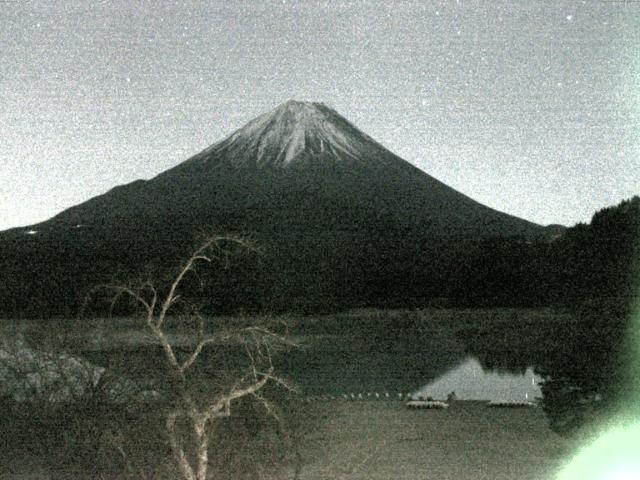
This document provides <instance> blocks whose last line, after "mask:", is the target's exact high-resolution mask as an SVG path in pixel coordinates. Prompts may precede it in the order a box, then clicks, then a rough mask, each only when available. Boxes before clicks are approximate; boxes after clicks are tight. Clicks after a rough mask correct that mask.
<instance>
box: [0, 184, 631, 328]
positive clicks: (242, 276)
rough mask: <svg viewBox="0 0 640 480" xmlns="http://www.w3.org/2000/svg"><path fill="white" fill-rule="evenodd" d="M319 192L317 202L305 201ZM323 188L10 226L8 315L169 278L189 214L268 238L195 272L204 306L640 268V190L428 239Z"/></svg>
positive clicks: (491, 297) (482, 286) (259, 308)
mask: <svg viewBox="0 0 640 480" xmlns="http://www.w3.org/2000/svg"><path fill="white" fill-rule="evenodd" d="M310 201H312V202H313V201H315V202H316V205H315V206H316V207H318V206H320V208H313V209H311V208H305V206H304V202H310ZM319 201H320V200H319V199H317V198H315V199H311V200H309V199H308V198H307V197H306V196H305V194H304V192H301V193H300V198H299V203H300V210H299V213H300V214H299V215H298V216H296V215H291V213H290V212H288V213H283V210H282V209H280V208H279V205H278V204H277V203H276V204H275V205H274V206H273V208H272V209H271V210H270V211H269V212H270V213H269V214H268V215H266V214H265V211H264V210H262V211H260V213H258V212H257V211H256V212H255V214H252V213H251V210H247V211H246V213H245V215H244V216H239V215H238V213H237V211H234V213H233V214H231V213H229V215H225V212H224V211H217V212H215V214H212V215H211V217H210V218H205V219H204V220H203V219H202V218H197V219H196V218H191V217H190V216H189V215H176V216H174V217H172V218H171V221H170V222H167V221H166V218H165V217H164V216H162V217H158V218H157V219H154V218H153V217H151V218H146V219H145V221H144V222H131V221H125V220H123V221H122V222H120V223H119V224H117V227H113V224H111V227H110V230H109V231H108V232H107V233H105V229H104V228H100V226H99V225H93V226H81V227H77V228H74V226H66V227H64V228H63V227H62V226H61V227H58V228H52V229H50V230H46V231H42V232H39V233H38V234H37V235H25V234H24V233H23V232H17V231H13V232H5V233H4V234H3V236H2V238H1V239H0V243H1V247H2V248H1V249H0V265H1V266H2V272H3V275H2V289H1V290H0V314H2V315H4V316H10V317H47V316H59V315H75V314H77V313H78V311H79V310H80V309H81V307H82V305H83V301H84V299H85V297H86V294H87V293H88V292H89V291H90V289H91V288H92V287H93V286H95V285H98V284H103V283H109V282H113V281H117V282H120V283H121V282H122V281H125V280H130V279H131V278H134V279H141V280H145V279H148V278H150V279H154V280H155V281H156V283H159V284H161V283H162V281H161V279H162V278H164V277H167V276H170V274H171V273H172V272H173V269H174V268H175V267H177V266H179V263H180V261H181V259H182V258H184V256H185V254H186V252H189V251H190V249H191V247H192V245H194V243H197V241H198V235H199V234H200V235H202V233H206V232H197V229H194V228H191V227H190V225H194V224H198V222H199V224H207V225H214V226H215V225H224V230H223V232H222V233H227V232H231V233H234V234H240V235H247V236H248V237H250V238H253V239H254V240H255V242H256V245H257V246H258V250H257V251H255V252H249V253H247V252H243V253H242V254H241V256H235V257H231V258H228V259H225V261H223V262H221V266H222V267H224V268H211V269H208V270H207V272H203V273H201V274H200V277H199V278H197V279H195V278H194V279H192V280H193V281H192V282H191V283H190V284H189V285H186V288H187V289H188V291H190V293H191V294H192V296H193V297H197V298H198V301H199V303H200V306H201V307H203V309H204V310H205V311H214V312H228V313H233V312H237V311H239V310H242V311H249V312H252V311H253V312H266V313H274V312H281V311H302V312H318V311H332V310H333V311H335V310H341V309H345V308H352V307H362V306H376V307H406V306H411V307H414V306H426V305H430V304H433V303H434V302H438V303H441V302H442V301H443V299H444V301H445V302H446V304H449V305H451V306H481V307H491V306H542V305H544V306H549V305H563V306H572V305H578V304H580V303H582V302H584V301H591V300H593V299H597V298H611V297H616V298H617V297H625V298H628V297H629V295H630V294H631V288H632V279H633V278H634V274H635V273H637V272H634V271H632V269H630V265H631V259H633V258H635V257H637V250H638V242H637V236H638V219H637V216H638V208H639V207H638V205H639V203H640V199H639V198H638V197H635V198H633V199H631V200H628V201H626V202H623V203H621V204H620V205H618V206H617V207H611V208H607V209H604V210H602V211H600V212H598V213H596V214H595V215H594V217H593V220H592V222H591V224H589V225H585V224H578V225H576V226H575V227H573V228H569V229H566V230H563V229H561V228H550V229H548V232H547V235H546V236H543V237H539V238H538V239H536V238H532V237H486V238H481V239H470V238H465V237H464V236H453V235H452V236H449V237H443V236H439V237H429V238H426V237H425V236H424V235H422V234H421V230H420V226H414V225H412V226H407V225H406V224H402V223H399V222H398V221H397V219H395V218H393V217H391V216H385V215H381V214H380V213H379V212H373V211H370V210H368V209H367V207H366V206H364V205H357V204H355V205H342V204H336V203H330V202H325V203H322V204H321V205H318V202H319ZM309 211H311V212H315V213H314V215H315V216H314V218H309V217H308V215H305V214H304V212H309ZM223 220H224V221H223ZM273 225H278V226H279V229H278V231H273ZM212 228H214V227H212ZM194 230H196V232H195V233H194V234H193V235H191V236H189V235H185V234H184V232H185V231H194ZM216 233H220V232H216ZM105 235H108V238H105ZM435 299H437V300H435ZM94 306H98V307H99V305H94ZM96 313H100V312H99V311H96ZM102 313H104V312H102ZM122 313H126V312H122Z"/></svg>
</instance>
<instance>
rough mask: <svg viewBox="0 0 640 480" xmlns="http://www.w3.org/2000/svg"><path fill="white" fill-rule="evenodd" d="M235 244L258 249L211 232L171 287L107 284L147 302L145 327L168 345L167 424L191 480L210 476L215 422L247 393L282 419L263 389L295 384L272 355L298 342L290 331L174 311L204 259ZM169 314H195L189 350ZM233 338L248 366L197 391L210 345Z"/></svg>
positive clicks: (119, 294)
mask: <svg viewBox="0 0 640 480" xmlns="http://www.w3.org/2000/svg"><path fill="white" fill-rule="evenodd" d="M230 247H241V248H243V249H253V245H252V244H251V243H250V242H248V241H246V240H244V239H241V238H237V237H228V236H214V237H210V238H208V239H207V240H206V241H205V242H203V244H202V245H201V246H200V247H199V248H198V249H196V250H195V251H194V252H193V254H192V255H191V256H190V257H189V258H188V260H187V261H186V262H185V263H184V264H183V265H182V266H181V267H180V268H179V270H178V271H177V274H176V275H175V277H173V279H172V281H171V282H170V284H169V285H168V288H167V289H166V292H163V293H160V292H159V290H158V289H157V288H156V287H155V286H154V284H153V283H152V282H151V281H145V282H143V283H141V284H138V285H137V286H134V285H106V286H103V287H102V288H106V289H108V290H109V291H111V292H112V293H113V297H112V306H114V305H115V304H116V303H117V302H118V300H119V299H120V298H122V297H129V298H130V299H131V300H133V301H134V302H135V303H136V304H137V305H138V306H140V307H142V311H143V313H144V316H145V328H146V330H147V332H148V333H150V334H151V335H152V337H153V338H154V339H155V341H157V342H158V343H159V344H160V345H161V347H162V350H163V352H164V357H165V359H166V361H167V364H168V367H169V368H168V372H169V375H170V376H171V377H172V378H171V379H170V380H171V384H172V385H174V386H175V397H176V400H175V401H174V402H173V404H172V406H171V408H169V409H168V411H167V413H166V417H165V426H166V431H167V434H168V438H169V443H170V446H171V451H172V453H173V457H174V459H175V461H176V462H177V467H178V469H179V471H180V474H181V476H182V478H184V479H185V480H205V479H206V478H207V473H208V469H209V451H210V448H212V445H211V437H212V430H213V425H214V423H215V422H216V420H217V419H220V418H223V417H229V416H230V415H231V412H232V407H233V405H234V403H235V402H237V401H238V400H240V399H242V398H243V397H248V396H250V397H253V398H255V399H256V400H258V401H259V402H260V403H261V404H262V405H263V406H264V408H265V410H266V412H267V413H268V414H269V415H272V416H273V417H274V418H276V419H278V416H277V413H276V409H275V408H274V405H272V404H271V402H270V401H269V400H267V398H265V397H264V396H263V395H262V394H261V390H262V389H263V388H264V387H265V386H266V385H267V384H268V383H274V384H278V385H280V386H282V387H284V388H287V389H291V388H292V387H291V386H290V385H289V384H288V383H287V382H285V381H284V380H282V379H281V378H279V377H278V376H276V374H275V372H274V366H273V363H272V357H271V356H272V352H273V351H274V349H276V348H278V347H279V346H282V345H292V343H291V342H289V341H288V340H287V338H286V336H285V335H284V334H277V333H275V332H274V331H272V330H271V329H268V328H266V327H260V326H253V325H250V326H245V327H242V328H226V329H220V330H217V331H213V332H211V331H207V329H205V319H204V317H203V316H201V315H200V314H199V312H198V311H197V309H196V310H195V311H191V312H190V315H189V316H188V317H180V316H177V317H173V316H171V317H170V316H169V313H170V312H172V311H174V310H177V306H178V304H180V303H182V304H183V306H184V305H187V302H186V301H185V300H183V298H182V297H181V295H180V294H179V293H178V292H179V290H180V286H181V284H182V283H183V281H184V279H185V278H186V276H187V275H188V274H190V273H193V272H195V269H196V266H197V265H198V264H201V263H211V262H213V261H216V260H223V259H226V258H227V257H228V255H229V254H230ZM169 318H171V322H172V323H173V322H175V321H176V318H178V322H180V321H184V322H187V321H188V322H191V323H193V322H194V319H195V323H196V326H197V328H196V329H195V333H194V334H193V335H192V336H191V338H190V339H189V342H188V344H187V348H186V352H185V348H184V345H182V346H181V349H180V351H178V349H177V348H176V341H175V339H174V340H172V338H171V335H170V333H169V332H168V330H167V323H168V319H169ZM187 318H188V320H187ZM180 319H182V320H180ZM229 343H232V344H235V345H237V346H240V347H242V348H243V349H244V351H245V353H246V355H247V358H248V360H249V361H248V367H247V368H246V370H245V371H244V372H242V373H241V374H240V375H239V376H236V377H235V378H234V379H233V381H231V382H229V383H228V384H226V385H223V386H222V387H221V388H219V389H217V391H216V392H215V393H209V394H207V395H204V398H202V395H194V394H192V392H191V389H190V388H189V387H188V381H187V380H188V379H187V374H188V373H189V371H190V370H192V369H193V367H194V365H195V364H196V362H197V360H198V359H199V358H200V357H201V355H202V353H203V351H204V350H205V348H212V347H215V346H216V345H221V344H229ZM278 420H279V419H278ZM181 425H182V428H184V426H185V425H186V428H187V429H188V431H190V437H191V438H188V437H186V436H185V435H183V434H182V433H181V428H180V426H181Z"/></svg>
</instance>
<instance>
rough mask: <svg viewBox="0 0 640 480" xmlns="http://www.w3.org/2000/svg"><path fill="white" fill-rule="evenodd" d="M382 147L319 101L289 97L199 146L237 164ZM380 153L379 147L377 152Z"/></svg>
mask: <svg viewBox="0 0 640 480" xmlns="http://www.w3.org/2000/svg"><path fill="white" fill-rule="evenodd" d="M380 149H382V150H385V149H384V147H382V146H381V145H379V144H378V143H377V142H375V141H374V140H373V139H372V138H370V137H369V136H368V135H366V134H364V133H362V132H361V131H360V130H358V129H357V128H356V127H354V126H353V125H352V124H351V123H349V121H348V120H346V119H345V118H344V117H342V116H341V115H340V114H339V113H337V112H336V111H335V110H333V109H331V108H329V107H327V106H326V105H324V104H323V103H316V102H300V101H296V100H289V101H287V102H285V103H283V104H282V105H280V106H278V107H277V108H275V109H274V110H272V111H270V112H267V113H264V114H262V115H260V116H258V117H257V118H255V119H254V120H252V121H250V122H249V123H248V124H247V125H245V126H244V127H243V128H241V129H239V130H237V131H236V132H234V133H233V134H231V135H230V136H229V137H227V138H226V139H225V140H223V141H221V142H218V143H216V144H214V145H212V146H211V147H209V148H207V149H206V150H205V151H203V152H202V153H201V154H200V155H199V156H198V157H199V158H200V159H201V160H205V161H206V160H208V159H213V158H217V157H220V156H225V157H226V158H227V159H231V161H232V162H234V163H235V164H236V165H246V164H248V163H250V164H255V165H257V166H260V167H279V168H286V167H288V166H290V165H292V164H294V163H298V162H300V161H314V160H316V161H324V162H326V161H328V160H330V161H340V162H344V161H345V160H350V161H355V162H362V161H365V160H366V159H368V158H371V156H372V154H374V153H375V152H376V150H380ZM378 153H379V152H378Z"/></svg>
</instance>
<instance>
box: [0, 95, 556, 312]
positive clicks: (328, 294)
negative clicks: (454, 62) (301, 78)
mask: <svg viewBox="0 0 640 480" xmlns="http://www.w3.org/2000/svg"><path fill="white" fill-rule="evenodd" d="M202 232H205V233H206V232H213V233H235V234H240V235H244V236H248V237H251V238H253V239H255V240H256V243H257V244H258V245H260V246H261V250H262V253H261V254H260V255H258V256H257V258H250V259H245V261H242V262H241V263H242V265H241V266H236V267H235V270H234V269H233V268H232V269H231V271H229V272H227V274H228V278H227V279H226V280H224V279H223V278H222V277H223V276H221V278H220V279H219V280H211V282H210V285H209V287H210V288H211V297H212V298H213V297H215V298H216V300H211V302H213V306H218V307H222V308H227V307H228V308H232V306H235V307H238V308H259V309H290V308H303V309H306V308H309V309H314V308H324V307H328V306H337V307H346V306H355V305H370V304H401V305H405V304H414V303H419V302H421V301H423V300H424V299H427V298H432V297H434V296H444V295H446V290H447V279H448V276H449V273H450V272H451V271H452V269H455V262H456V258H458V256H459V254H460V252H463V251H465V250H466V249H468V248H469V245H471V244H472V243H473V242H476V241H478V240H479V239H482V238H488V237H514V236H518V237H522V238H533V237H544V236H545V235H546V229H545V228H544V227H542V226H540V225H536V224H534V223H531V222H528V221H526V220H523V219H520V218H517V217H514V216H511V215H507V214H505V213H502V212H499V211H496V210H493V209H491V208H489V207H486V206H484V205H482V204H480V203H478V202H476V201H474V200H472V199H471V198H469V197H467V196H465V195H463V194H462V193H460V192H458V191H456V190H454V189H452V188H450V187H448V186H447V185H445V184H443V183H442V182H440V181H438V180H437V179H435V178H433V177H431V176H429V175H428V174H426V173H425V172H423V171H421V170H419V169H418V168H416V167H414V166H413V165H411V164H410V163H408V162H407V161H405V160H403V159H401V158H399V157H398V156H396V155H395V154H393V153H392V152H390V151H389V150H387V149H386V148H385V147H383V146H382V145H381V144H379V143H378V142H376V141H375V140H373V139H372V138H371V137H369V136H368V135H366V134H365V133H363V132H361V131H360V130H358V129H357V128H356V127H355V126H353V125H352V124H351V123H350V122H349V121H348V120H346V119H345V118H344V117H342V116H341V115H340V114H339V113H337V112H336V111H334V110H333V109H331V108H329V107H327V106H325V105H324V104H322V103H310V102H297V101H288V102H286V103H284V104H282V105H280V106H279V107H277V108H276V109H274V110H273V111H271V112H268V113H265V114H263V115H260V116H258V117H257V118H255V119H254V120H252V121H250V122H249V123H248V124H247V125H246V126H244V127H242V128H241V129H239V130H237V131H236V132H234V133H233V134H231V135H230V136H229V137H227V138H226V139H224V140H222V141H220V142H218V143H216V144H214V145H212V146H210V147H209V148H207V149H205V150H203V151H202V152H201V153H199V154H197V155H195V156H193V157H192V158H190V159H188V160H186V161H184V162H183V163H181V164H178V165H177V166H175V167H173V168H172V169H170V170H167V171H165V172H163V173H161V174H160V175H158V176H156V177H155V178H152V179H150V180H138V181H135V182H132V183H130V184H127V185H123V186H118V187H116V188H114V189H112V190H110V191H108V192H107V193H105V194H103V195H100V196H97V197H95V198H92V199H90V200H88V201H86V202H84V203H82V204H79V205H77V206H74V207H71V208H69V209H67V210H65V211H63V212H62V213H60V214H58V215H56V216H55V217H53V218H52V219H50V220H48V221H46V222H43V223H40V224H36V225H31V226H29V227H24V228H19V229H12V230H8V231H6V232H2V233H0V244H1V246H2V247H3V252H4V253H2V254H0V255H1V258H0V261H1V262H2V265H3V266H4V267H5V271H10V272H13V275H14V282H16V285H18V284H19V285H21V286H20V287H18V286H16V288H18V289H22V290H24V289H25V288H27V289H31V288H32V287H30V285H34V284H37V285H39V286H40V287H42V283H43V282H44V283H46V284H47V287H46V288H48V289H56V288H58V289H60V288H64V287H65V286H68V285H73V286H74V287H73V288H72V289H71V290H74V291H76V290H77V292H76V293H75V294H73V295H75V296H74V298H76V297H78V298H79V295H80V293H79V292H81V291H82V290H83V289H86V288H88V287H89V286H90V285H91V284H93V283H96V282H99V281H104V280H105V279H106V278H111V277H113V276H114V275H116V274H122V273H123V272H125V273H126V272H129V273H132V272H139V271H141V270H143V269H144V268H146V266H147V265H149V264H157V265H161V264H162V263H163V262H164V263H166V262H167V261H168V260H167V259H171V261H174V260H176V259H177V258H180V256H181V255H184V252H185V251H187V250H188V248H190V247H191V246H192V245H193V241H194V236H195V235H196V234H197V233H202ZM26 233H29V235H26ZM34 258H37V259H38V260H37V261H35V260H33V259H34ZM176 261H177V260H176ZM34 262H35V263H34ZM42 265H47V266H48V267H47V269H48V270H49V271H44V272H43V269H42ZM165 266H166V265H165ZM47 269H45V270H47ZM53 270H55V271H53ZM45 277H46V278H45ZM47 279H48V280H47ZM61 279H64V280H61ZM34 282H35V283H34ZM205 283H206V282H205ZM25 285H26V286H25ZM40 287H38V288H40ZM33 288H35V287H33ZM9 290H11V289H9ZM40 290H42V289H41V288H40ZM40 290H39V291H40ZM45 290H46V289H45ZM21 295H22V296H24V294H21ZM66 295H68V292H67V293H66ZM52 296H53V295H52ZM43 302H44V303H45V304H46V303H47V300H46V299H45V300H43ZM14 303H15V299H14ZM68 303H69V302H68ZM73 303H74V302H71V304H73ZM47 308H48V307H47ZM54 310H55V309H54Z"/></svg>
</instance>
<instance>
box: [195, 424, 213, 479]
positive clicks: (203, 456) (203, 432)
mask: <svg viewBox="0 0 640 480" xmlns="http://www.w3.org/2000/svg"><path fill="white" fill-rule="evenodd" d="M193 427H194V430H195V432H196V440H197V442H198V443H197V447H196V448H197V452H196V455H197V456H198V472H197V474H196V480H207V470H208V469H209V435H207V419H206V418H203V419H199V420H197V421H195V422H194V425H193Z"/></svg>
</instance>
